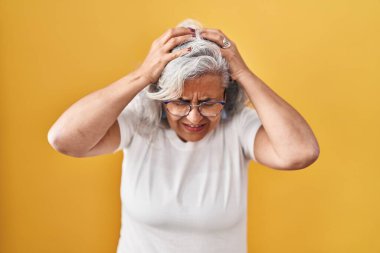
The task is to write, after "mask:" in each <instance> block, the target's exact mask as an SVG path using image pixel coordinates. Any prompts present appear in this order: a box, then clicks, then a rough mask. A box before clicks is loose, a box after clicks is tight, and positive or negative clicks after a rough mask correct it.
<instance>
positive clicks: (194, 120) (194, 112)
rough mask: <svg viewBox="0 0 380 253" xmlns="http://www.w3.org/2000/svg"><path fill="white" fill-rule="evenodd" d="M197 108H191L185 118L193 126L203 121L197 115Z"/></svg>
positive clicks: (198, 114)
mask: <svg viewBox="0 0 380 253" xmlns="http://www.w3.org/2000/svg"><path fill="white" fill-rule="evenodd" d="M198 108H199V107H193V108H192V110H191V111H190V113H189V115H187V117H186V118H187V119H188V120H189V121H190V122H191V123H193V124H198V123H199V122H201V120H202V119H203V116H202V115H201V114H200V113H199V111H198Z"/></svg>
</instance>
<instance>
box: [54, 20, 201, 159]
mask: <svg viewBox="0 0 380 253" xmlns="http://www.w3.org/2000/svg"><path fill="white" fill-rule="evenodd" d="M193 33H194V31H192V30H190V29H188V28H185V27H178V28H172V29H169V30H167V31H166V32H165V33H164V34H163V35H161V36H160V37H159V38H157V39H156V40H155V41H154V42H153V43H152V46H151V49H150V52H149V53H148V55H147V57H146V59H145V60H144V62H143V64H142V65H141V66H140V67H139V68H138V69H137V70H136V71H134V72H132V73H130V74H129V75H126V76H124V77H123V78H121V79H120V80H118V81H116V82H114V83H112V84H110V85H108V86H107V87H105V88H103V89H100V90H97V91H95V92H93V93H91V94H89V95H87V96H85V97H83V98H82V99H80V100H79V101H77V102H76V103H74V104H73V105H72V106H71V107H70V108H68V109H67V110H66V111H65V112H64V113H63V114H62V115H61V116H60V117H59V119H58V120H57V121H56V122H55V123H54V125H53V126H52V127H51V129H50V130H49V133H48V141H49V143H50V145H51V146H52V147H53V148H54V149H56V150H57V151H59V152H61V153H64V154H67V155H70V156H75V157H83V156H95V155H101V154H106V153H111V152H113V151H115V150H116V148H117V147H118V145H119V144H120V130H119V125H118V122H117V117H118V116H119V114H120V113H121V112H122V110H123V109H124V108H125V107H126V106H127V105H128V103H129V102H130V101H131V100H132V99H133V98H134V97H135V96H136V95H137V93H139V92H140V91H141V90H142V89H143V88H144V87H146V86H147V85H148V84H150V83H155V82H156V81H157V80H158V78H159V76H160V75H161V73H162V70H163V69H164V67H165V66H166V64H167V63H168V62H169V61H171V60H173V59H175V58H177V57H180V56H182V55H184V54H186V53H188V52H189V50H188V48H184V49H181V50H178V51H176V52H171V50H172V49H173V48H174V47H176V46H177V45H179V44H181V43H183V42H185V41H186V40H189V39H191V38H192V37H193Z"/></svg>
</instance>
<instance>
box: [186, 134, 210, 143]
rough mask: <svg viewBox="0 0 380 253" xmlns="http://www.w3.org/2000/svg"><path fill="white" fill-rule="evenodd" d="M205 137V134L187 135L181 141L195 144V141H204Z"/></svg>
mask: <svg viewBox="0 0 380 253" xmlns="http://www.w3.org/2000/svg"><path fill="white" fill-rule="evenodd" d="M203 137H205V135H204V134H202V135H200V134H187V135H185V136H183V137H181V139H182V140H184V141H190V142H195V141H200V140H202V139H203Z"/></svg>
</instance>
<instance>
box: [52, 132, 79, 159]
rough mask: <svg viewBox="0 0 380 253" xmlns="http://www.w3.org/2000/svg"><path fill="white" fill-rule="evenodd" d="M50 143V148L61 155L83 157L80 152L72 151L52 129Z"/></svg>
mask: <svg viewBox="0 0 380 253" xmlns="http://www.w3.org/2000/svg"><path fill="white" fill-rule="evenodd" d="M47 139H48V142H49V144H50V146H51V147H52V148H53V149H54V150H56V151H58V152H59V153H61V154H64V155H68V156H72V157H78V158H79V157H83V155H82V154H81V153H80V152H76V151H74V150H72V149H71V148H70V147H69V146H68V145H67V143H66V141H65V140H64V138H62V136H60V135H59V134H57V133H56V132H55V131H54V129H50V130H49V132H48V135H47Z"/></svg>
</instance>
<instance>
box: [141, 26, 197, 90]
mask: <svg viewBox="0 0 380 253" xmlns="http://www.w3.org/2000/svg"><path fill="white" fill-rule="evenodd" d="M194 37H195V31H194V30H193V29H190V28H186V27H176V28H171V29H169V30H167V31H166V32H165V33H164V34H163V35H161V36H160V37H159V38H157V39H156V40H155V41H153V43H152V46H151V48H150V51H149V53H148V55H147V56H146V58H145V60H144V62H143V63H142V64H141V66H140V67H139V68H138V70H137V71H138V72H139V73H140V74H141V75H142V76H143V77H144V78H145V79H146V81H147V82H149V83H156V82H157V81H158V79H159V77H160V75H161V73H162V71H163V70H164V68H165V66H166V64H168V63H169V62H170V61H172V60H174V59H175V58H177V57H180V56H182V55H185V54H187V53H188V52H190V51H191V48H190V47H188V48H183V49H181V50H178V51H176V52H171V50H172V49H173V48H175V47H176V46H178V45H180V44H182V43H184V42H186V41H188V40H191V39H192V38H194Z"/></svg>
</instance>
